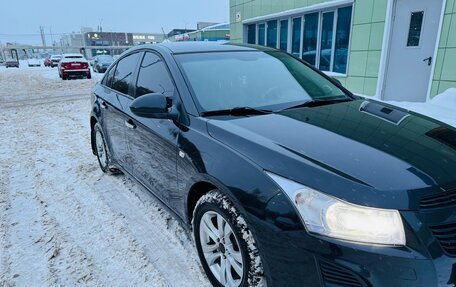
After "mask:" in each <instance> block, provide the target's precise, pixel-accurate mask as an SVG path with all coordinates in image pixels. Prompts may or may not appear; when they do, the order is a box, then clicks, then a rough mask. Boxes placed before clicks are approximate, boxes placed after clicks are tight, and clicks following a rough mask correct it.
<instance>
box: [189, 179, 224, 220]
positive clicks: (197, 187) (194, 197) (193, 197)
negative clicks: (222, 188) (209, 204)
mask: <svg viewBox="0 0 456 287" xmlns="http://www.w3.org/2000/svg"><path fill="white" fill-rule="evenodd" d="M214 189H219V188H218V187H217V186H216V185H215V184H213V183H211V182H209V181H199V182H196V183H194V184H193V185H192V186H191V188H190V190H189V191H188V195H187V206H186V207H187V212H186V215H187V222H186V223H187V224H189V225H190V224H191V222H192V220H193V211H194V209H195V207H196V203H197V202H198V200H199V199H200V198H201V197H202V196H204V195H205V194H206V193H208V192H210V191H211V190H214Z"/></svg>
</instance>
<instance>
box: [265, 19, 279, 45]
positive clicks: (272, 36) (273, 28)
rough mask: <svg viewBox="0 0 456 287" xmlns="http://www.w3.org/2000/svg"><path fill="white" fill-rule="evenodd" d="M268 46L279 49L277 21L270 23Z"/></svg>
mask: <svg viewBox="0 0 456 287" xmlns="http://www.w3.org/2000/svg"><path fill="white" fill-rule="evenodd" d="M266 39H267V42H268V43H267V46H268V47H272V48H277V21H276V20H274V21H269V22H268V35H267V38H266Z"/></svg>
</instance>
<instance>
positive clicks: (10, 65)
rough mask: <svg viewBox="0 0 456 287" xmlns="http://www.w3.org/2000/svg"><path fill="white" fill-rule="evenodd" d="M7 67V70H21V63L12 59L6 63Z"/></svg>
mask: <svg viewBox="0 0 456 287" xmlns="http://www.w3.org/2000/svg"><path fill="white" fill-rule="evenodd" d="M5 67H7V68H19V61H18V60H14V59H10V60H6V61H5Z"/></svg>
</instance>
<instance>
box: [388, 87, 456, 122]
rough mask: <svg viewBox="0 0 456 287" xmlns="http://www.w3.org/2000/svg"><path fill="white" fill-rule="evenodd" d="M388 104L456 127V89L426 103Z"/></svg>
mask: <svg viewBox="0 0 456 287" xmlns="http://www.w3.org/2000/svg"><path fill="white" fill-rule="evenodd" d="M387 103H389V104H392V105H395V106H398V107H401V108H404V109H407V110H410V111H414V112H417V113H420V114H423V115H425V116H428V117H431V118H434V119H437V120H439V121H442V122H444V123H447V124H449V125H452V126H454V127H456V88H450V89H448V90H446V91H445V92H443V93H441V94H439V95H437V96H435V97H434V98H432V99H431V100H430V101H428V102H426V103H413V102H396V101H387Z"/></svg>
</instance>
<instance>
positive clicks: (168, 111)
mask: <svg viewBox="0 0 456 287" xmlns="http://www.w3.org/2000/svg"><path fill="white" fill-rule="evenodd" d="M170 106H171V100H170V99H169V98H167V97H166V96H165V95H163V94H160V93H151V94H145V95H142V96H140V97H139V98H136V99H135V100H134V101H133V102H132V103H131V104H130V110H131V112H132V113H133V114H135V115H137V116H138V117H143V118H151V119H170V120H176V119H177V116H178V114H177V112H175V109H172V108H170Z"/></svg>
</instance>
